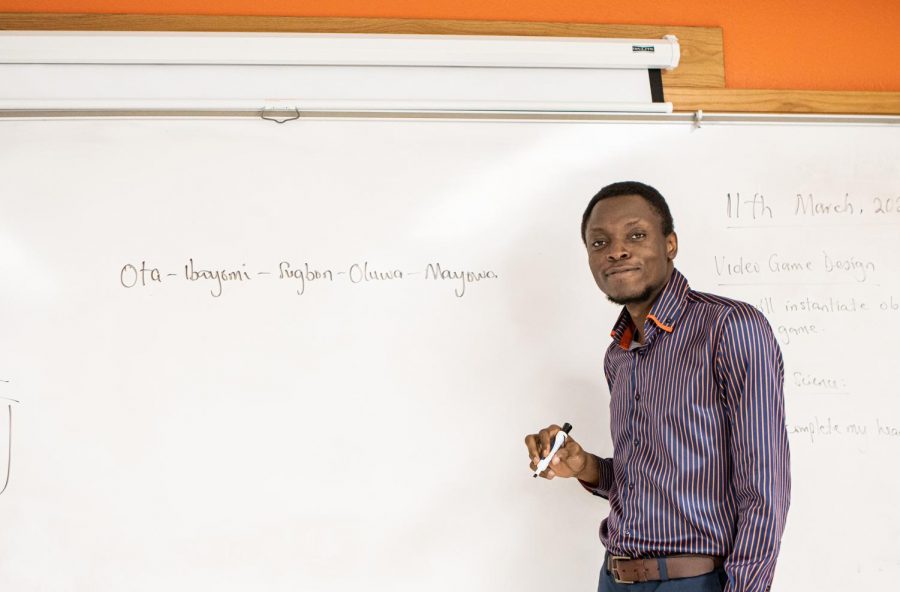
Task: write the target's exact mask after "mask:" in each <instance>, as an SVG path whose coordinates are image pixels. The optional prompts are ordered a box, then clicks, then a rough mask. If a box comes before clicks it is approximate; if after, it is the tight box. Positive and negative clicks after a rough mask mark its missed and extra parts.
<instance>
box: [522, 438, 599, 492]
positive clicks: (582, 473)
mask: <svg viewBox="0 0 900 592" xmlns="http://www.w3.org/2000/svg"><path fill="white" fill-rule="evenodd" d="M561 429H562V428H561V427H559V426H558V425H556V424H554V425H551V426H549V427H546V428H544V429H543V430H541V431H540V432H538V433H537V434H528V435H527V436H525V446H527V447H528V456H529V457H530V458H531V470H532V471H534V470H535V469H537V465H538V463H539V462H540V460H541V459H542V458H544V457H545V456H547V455H548V454H550V449H551V448H552V447H553V440H554V438H556V433H557V432H558V431H559V430H561ZM597 464H598V463H597V457H595V456H594V455H593V454H590V453H588V452H585V451H584V449H582V448H581V445H580V444H578V442H576V441H575V439H574V438H572V437H571V436H569V437H568V438H566V443H565V444H564V445H563V447H562V448H560V449H559V450H558V451H557V452H556V455H555V456H554V457H553V460H552V461H550V466H549V467H548V468H547V470H546V471H544V472H543V473H541V477H543V478H545V479H553V478H554V477H577V478H578V479H581V480H582V481H584V482H585V483H587V484H588V485H591V484H594V485H596V483H597V481H598V480H599V472H598V471H599V467H598V466H597Z"/></svg>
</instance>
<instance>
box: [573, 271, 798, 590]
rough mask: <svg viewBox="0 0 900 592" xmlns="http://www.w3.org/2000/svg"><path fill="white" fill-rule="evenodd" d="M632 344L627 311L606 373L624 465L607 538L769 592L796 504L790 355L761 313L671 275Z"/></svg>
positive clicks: (610, 476)
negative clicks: (698, 560) (712, 562)
mask: <svg viewBox="0 0 900 592" xmlns="http://www.w3.org/2000/svg"><path fill="white" fill-rule="evenodd" d="M644 331H645V339H644V343H643V344H642V345H640V346H638V344H637V343H636V342H635V343H633V342H632V337H633V335H634V324H633V323H632V321H631V317H630V315H629V314H628V312H627V310H625V309H623V310H622V314H621V315H620V316H619V320H618V321H617V322H616V324H615V327H614V328H613V331H612V337H613V340H614V341H613V343H612V344H611V345H610V347H609V349H608V350H607V352H606V359H605V363H604V366H605V371H606V380H607V382H608V383H609V389H610V424H611V430H612V440H613V457H612V458H611V459H609V458H601V459H600V483H599V485H598V486H597V487H596V488H592V489H590V491H592V492H593V493H595V494H596V495H600V496H602V497H605V498H608V499H609V503H610V511H609V516H608V517H607V518H606V519H605V520H604V521H603V523H602V524H601V526H600V538H601V540H602V542H603V544H604V546H605V547H606V548H607V549H608V550H609V552H610V553H612V554H614V555H624V556H629V557H659V556H663V555H677V554H683V553H698V554H706V555H718V556H723V557H725V570H726V572H727V574H728V584H727V586H726V592H762V591H764V590H766V589H767V588H768V586H769V585H770V584H771V581H772V575H773V572H774V570H775V560H776V558H777V556H778V550H779V546H780V544H781V534H782V532H783V530H784V523H785V519H786V517H787V511H788V506H789V503H790V486H791V483H790V452H789V449H788V437H787V430H786V429H785V422H784V395H783V392H782V385H783V381H784V368H783V364H782V359H781V350H780V349H779V347H778V344H777V342H776V341H775V336H774V335H773V333H772V329H771V327H770V326H769V323H768V321H766V319H765V317H764V316H763V315H762V313H761V312H759V311H758V310H757V309H755V308H754V307H753V306H751V305H749V304H746V303H744V302H738V301H736V300H730V299H728V298H723V297H721V296H714V295H711V294H704V293H701V292H695V291H693V290H691V289H690V288H689V287H688V283H687V280H686V279H685V277H684V276H683V275H681V274H680V273H679V272H678V270H674V271H673V272H672V277H671V278H670V280H669V282H668V284H667V285H666V287H665V288H664V289H663V291H662V292H661V293H660V295H659V297H658V298H657V300H656V302H655V303H654V304H653V307H652V309H651V311H650V315H648V317H647V321H646V323H645V324H644Z"/></svg>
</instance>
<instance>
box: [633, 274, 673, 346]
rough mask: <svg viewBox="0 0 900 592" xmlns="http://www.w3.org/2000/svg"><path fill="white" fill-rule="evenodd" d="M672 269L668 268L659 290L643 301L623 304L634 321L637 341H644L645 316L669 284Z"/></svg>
mask: <svg viewBox="0 0 900 592" xmlns="http://www.w3.org/2000/svg"><path fill="white" fill-rule="evenodd" d="M673 269H674V268H673V267H670V268H669V273H668V274H667V275H666V281H665V283H663V285H662V286H661V287H660V288H659V290H657V291H656V293H654V294H653V295H652V296H650V298H648V299H647V300H645V301H643V302H632V303H630V304H626V305H625V309H626V310H628V315H629V316H630V317H631V321H632V322H633V323H634V339H635V340H637V342H638V343H644V337H645V335H644V323H645V322H646V321H647V316H648V315H649V314H650V311H651V310H653V305H654V304H656V300H657V299H658V298H659V295H660V294H662V293H663V290H665V289H666V286H667V285H668V284H669V280H671V279H672V271H673Z"/></svg>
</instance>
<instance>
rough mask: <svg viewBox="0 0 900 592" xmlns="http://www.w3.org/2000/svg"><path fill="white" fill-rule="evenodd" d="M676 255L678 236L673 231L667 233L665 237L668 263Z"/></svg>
mask: <svg viewBox="0 0 900 592" xmlns="http://www.w3.org/2000/svg"><path fill="white" fill-rule="evenodd" d="M677 254H678V235H677V234H675V231H674V230H673V231H672V232H670V233H669V235H668V236H667V237H666V258H667V259H668V260H669V261H672V260H673V259H675V255H677Z"/></svg>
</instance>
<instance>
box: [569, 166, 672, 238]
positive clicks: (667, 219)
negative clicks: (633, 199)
mask: <svg viewBox="0 0 900 592" xmlns="http://www.w3.org/2000/svg"><path fill="white" fill-rule="evenodd" d="M620 195H640V196H641V197H643V198H644V199H645V200H647V203H649V204H650V207H651V208H653V209H654V210H655V211H656V213H657V214H659V217H660V218H662V231H663V236H669V235H670V234H672V233H673V232H675V222H674V221H673V220H672V212H670V211H669V204H667V203H666V198H664V197H663V196H662V193H660V192H659V191H657V190H656V189H655V188H653V187H650V186H649V185H647V184H645V183H640V182H638V181H619V182H618V183H611V184H609V185H607V186H606V187H604V188H603V189H601V190H600V191H598V192H597V195H595V196H594V197H592V198H591V201H590V202H588V205H587V208H586V209H585V210H584V216H582V218H581V240H582V242H585V243H586V242H587V223H588V218H590V217H591V212H592V211H594V206H595V205H597V202H598V201H601V200H604V199H609V198H610V197H619V196H620Z"/></svg>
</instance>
